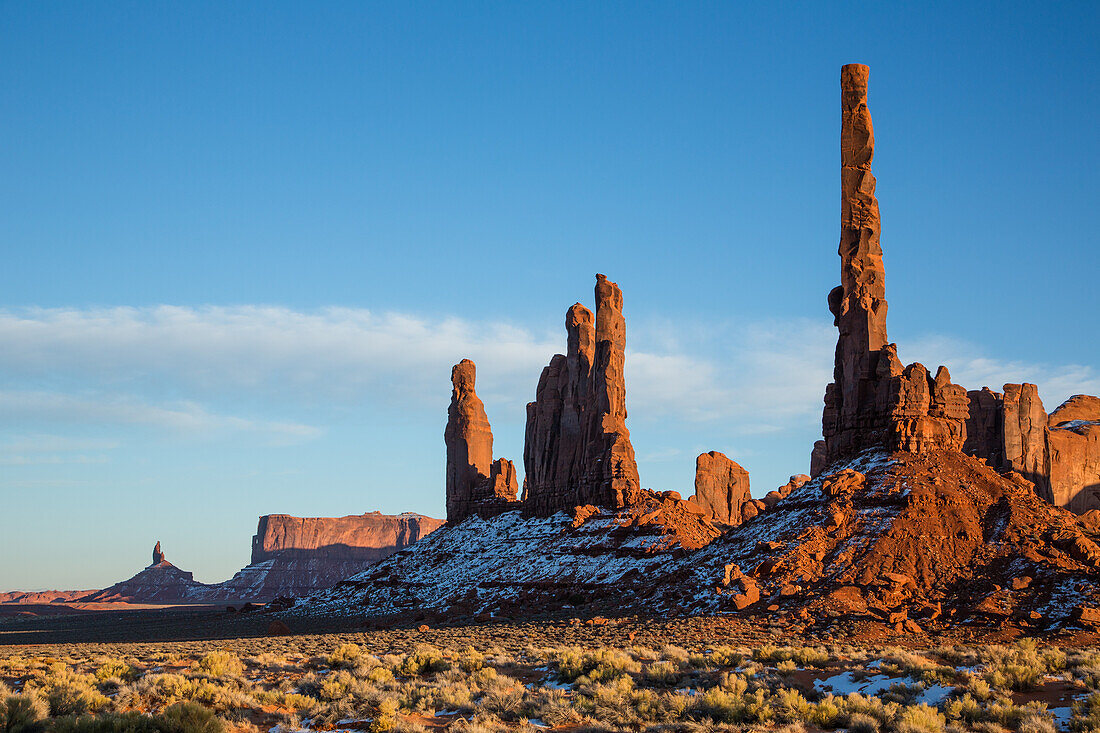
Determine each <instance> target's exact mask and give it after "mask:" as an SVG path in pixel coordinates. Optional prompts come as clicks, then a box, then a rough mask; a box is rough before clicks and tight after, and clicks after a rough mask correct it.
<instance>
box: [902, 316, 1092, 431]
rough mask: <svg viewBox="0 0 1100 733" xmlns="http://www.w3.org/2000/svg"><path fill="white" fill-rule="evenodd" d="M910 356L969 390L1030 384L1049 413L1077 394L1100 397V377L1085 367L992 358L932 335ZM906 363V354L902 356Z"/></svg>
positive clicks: (916, 343) (910, 349)
mask: <svg viewBox="0 0 1100 733" xmlns="http://www.w3.org/2000/svg"><path fill="white" fill-rule="evenodd" d="M905 353H906V354H912V355H914V356H918V357H919V359H917V360H919V361H921V363H922V364H924V365H925V366H926V367H929V368H930V369H932V370H935V369H936V367H938V366H939V365H940V364H943V365H946V366H947V368H948V370H950V372H951V381H953V382H954V383H955V384H961V385H964V386H965V387H966V388H967V389H981V388H982V387H989V388H990V389H993V390H995V391H997V392H1000V391H1001V389H1002V388H1003V386H1004V385H1005V384H1019V383H1022V382H1030V383H1032V384H1035V385H1038V387H1039V396H1040V397H1041V398H1042V400H1043V405H1044V407H1046V409H1047V411H1048V412H1052V411H1053V410H1054V409H1055V408H1056V407H1058V405H1060V404H1062V402H1064V401H1065V400H1066V399H1067V398H1069V397H1070V396H1072V395H1075V394H1082V393H1084V394H1100V373H1098V372H1097V371H1096V370H1095V369H1094V368H1092V367H1090V366H1086V365H1082V364H1036V363H1029V362H1026V361H1020V360H1016V359H998V358H995V357H992V356H989V355H988V354H987V353H985V350H984V349H983V348H982V347H980V346H978V345H976V344H971V343H967V342H965V341H961V340H958V339H953V338H949V337H945V336H937V335H928V336H922V337H920V338H917V339H914V340H913V341H912V342H910V343H909V344H908V345H907V346H906V347H905ZM899 356H901V357H902V358H903V359H906V358H910V360H913V359H912V358H911V357H906V356H905V354H899Z"/></svg>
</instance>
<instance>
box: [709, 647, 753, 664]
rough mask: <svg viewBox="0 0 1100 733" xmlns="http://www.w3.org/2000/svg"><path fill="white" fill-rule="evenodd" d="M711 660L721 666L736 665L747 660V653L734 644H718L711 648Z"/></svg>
mask: <svg viewBox="0 0 1100 733" xmlns="http://www.w3.org/2000/svg"><path fill="white" fill-rule="evenodd" d="M710 660H711V661H712V662H714V663H715V664H717V665H718V666H719V667H736V666H737V665H739V664H741V662H743V661H744V660H745V655H744V653H743V652H742V651H741V650H740V649H735V648H734V647H732V646H716V647H714V649H712V650H711V654H710Z"/></svg>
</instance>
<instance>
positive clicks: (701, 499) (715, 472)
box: [688, 451, 752, 525]
mask: <svg viewBox="0 0 1100 733" xmlns="http://www.w3.org/2000/svg"><path fill="white" fill-rule="evenodd" d="M751 499H752V495H751V494H750V493H749V472H748V471H746V470H745V469H743V468H742V467H741V466H740V465H738V464H737V462H735V461H733V460H731V459H729V458H727V457H726V455H725V454H724V453H719V452H718V451H711V452H709V453H701V454H700V455H699V457H698V458H696V459H695V494H694V495H693V496H691V497H690V498H689V499H688V501H689V502H692V503H693V504H696V505H698V506H700V507H702V508H703V509H705V510H706V511H707V512H708V513H709V515H710V517H711V518H712V519H714V520H715V521H716V522H721V523H722V524H731V525H737V524H741V521H742V516H741V506H742V505H743V504H744V503H745V502H747V501H749V500H751Z"/></svg>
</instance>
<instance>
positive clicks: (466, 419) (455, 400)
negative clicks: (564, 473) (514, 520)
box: [443, 359, 517, 522]
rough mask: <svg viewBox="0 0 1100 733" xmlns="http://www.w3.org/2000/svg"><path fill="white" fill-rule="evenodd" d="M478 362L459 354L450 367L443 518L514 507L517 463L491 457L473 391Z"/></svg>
mask: <svg viewBox="0 0 1100 733" xmlns="http://www.w3.org/2000/svg"><path fill="white" fill-rule="evenodd" d="M475 380H476V367H475V366H474V363H473V362H472V361H470V360H469V359H463V360H462V361H460V362H459V363H457V364H455V365H454V368H453V369H452V370H451V385H452V388H453V389H452V391H451V406H450V408H448V410H447V429H446V431H445V432H444V434H443V440H444V442H445V443H446V444H447V521H448V522H461V521H462V520H463V519H465V518H466V517H468V516H470V515H471V514H479V515H481V516H492V515H494V514H499V513H500V512H503V511H508V510H509V509H514V508H516V491H517V484H516V469H515V467H514V466H513V465H512V462H511V461H509V460H507V459H504V458H501V459H499V460H496V461H494V460H493V431H492V429H491V428H490V427H489V418H488V417H486V415H485V405H484V404H482V402H481V399H480V398H479V397H478V396H477V392H475V391H474V382H475Z"/></svg>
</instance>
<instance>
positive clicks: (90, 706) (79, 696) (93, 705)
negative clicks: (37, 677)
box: [46, 682, 108, 717]
mask: <svg viewBox="0 0 1100 733" xmlns="http://www.w3.org/2000/svg"><path fill="white" fill-rule="evenodd" d="M46 702H47V704H48V705H49V708H50V715H52V716H54V717H58V716H62V715H81V714H83V713H87V712H95V711H96V710H99V709H100V708H102V707H103V706H104V705H106V704H107V702H108V699H107V697H106V696H104V695H101V694H100V693H99V691H98V690H95V689H93V688H91V687H90V686H88V685H81V684H79V683H77V682H59V683H56V684H53V685H50V686H49V687H47V688H46Z"/></svg>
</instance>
